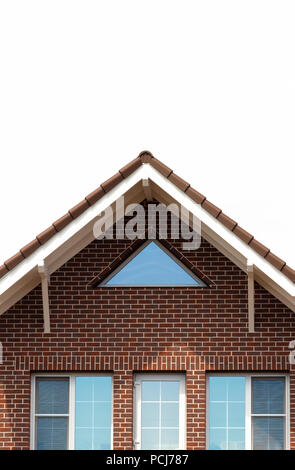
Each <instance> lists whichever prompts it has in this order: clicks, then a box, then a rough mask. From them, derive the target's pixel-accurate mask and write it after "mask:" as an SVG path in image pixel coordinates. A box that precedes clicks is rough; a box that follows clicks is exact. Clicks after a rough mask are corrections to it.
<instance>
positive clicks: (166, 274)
mask: <svg viewBox="0 0 295 470" xmlns="http://www.w3.org/2000/svg"><path fill="white" fill-rule="evenodd" d="M106 285H107V286H115V285H134V286H135V285H188V286H198V285H203V283H202V282H201V281H197V280H196V279H195V278H194V277H192V276H191V275H190V274H189V273H188V272H187V271H186V270H185V269H184V268H183V267H182V266H180V265H179V264H178V263H177V262H176V261H175V260H174V259H173V258H172V257H171V256H169V255H168V254H167V253H166V252H165V251H164V250H162V248H160V247H159V246H158V244H157V243H155V242H151V243H149V244H148V245H146V246H145V247H144V248H143V249H142V250H141V251H139V253H138V254H137V255H136V256H135V257H134V258H132V259H131V260H130V261H129V263H127V264H125V265H124V266H123V267H122V269H121V270H120V271H119V272H117V273H116V274H115V275H114V276H113V277H112V278H111V279H110V280H109V281H108V282H107V283H106Z"/></svg>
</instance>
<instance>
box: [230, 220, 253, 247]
mask: <svg viewBox="0 0 295 470" xmlns="http://www.w3.org/2000/svg"><path fill="white" fill-rule="evenodd" d="M233 232H234V234H235V235H237V237H239V238H240V239H241V240H243V242H245V243H247V245H249V243H250V241H251V240H253V238H254V237H253V235H251V234H250V233H249V232H246V230H244V229H243V228H242V227H240V226H239V225H236V227H235V228H234V229H233Z"/></svg>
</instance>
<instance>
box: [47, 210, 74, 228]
mask: <svg viewBox="0 0 295 470" xmlns="http://www.w3.org/2000/svg"><path fill="white" fill-rule="evenodd" d="M72 220H73V218H72V216H71V215H70V214H69V213H67V214H65V215H63V216H62V217H61V218H60V219H58V220H56V221H55V222H53V224H52V225H53V226H54V227H55V228H56V231H57V232H60V231H61V230H62V229H63V228H65V227H66V226H67V225H69V223H70V222H72Z"/></svg>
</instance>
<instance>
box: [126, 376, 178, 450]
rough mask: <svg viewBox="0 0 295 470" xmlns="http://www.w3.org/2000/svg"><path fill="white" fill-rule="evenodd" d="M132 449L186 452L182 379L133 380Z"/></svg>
mask: <svg viewBox="0 0 295 470" xmlns="http://www.w3.org/2000/svg"><path fill="white" fill-rule="evenodd" d="M134 428H135V435H134V444H135V449H146V450H156V449H158V450H168V449H171V450H176V449H185V377H184V376H183V375H176V374H154V375H151V374H142V375H137V376H136V377H135V427H134Z"/></svg>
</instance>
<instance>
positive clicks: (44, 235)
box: [36, 225, 56, 245]
mask: <svg viewBox="0 0 295 470" xmlns="http://www.w3.org/2000/svg"><path fill="white" fill-rule="evenodd" d="M55 234H56V228H55V227H54V226H53V225H51V226H50V227H48V228H47V229H46V230H44V231H43V232H41V233H39V235H37V237H36V238H37V239H38V240H39V242H40V244H41V245H44V243H46V242H48V240H50V238H51V237H53V235H55Z"/></svg>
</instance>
